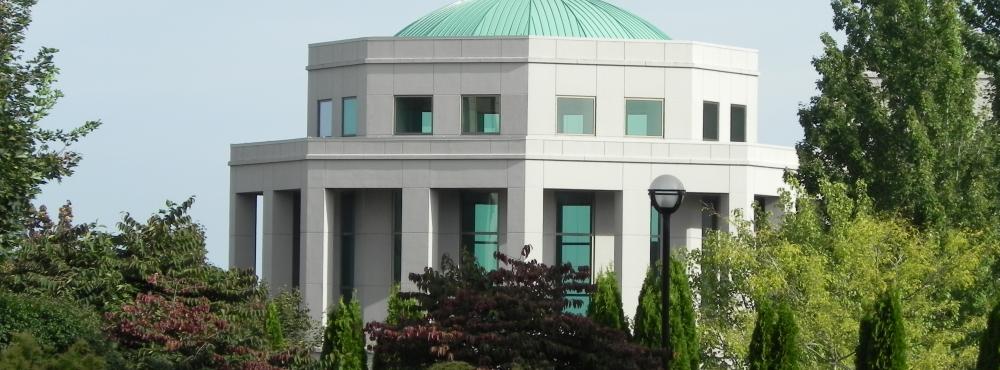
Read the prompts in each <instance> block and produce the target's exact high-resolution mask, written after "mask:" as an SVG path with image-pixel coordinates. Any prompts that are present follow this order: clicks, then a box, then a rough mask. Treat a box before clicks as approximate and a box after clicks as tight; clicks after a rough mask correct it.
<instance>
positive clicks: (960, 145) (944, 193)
mask: <svg viewBox="0 0 1000 370" xmlns="http://www.w3.org/2000/svg"><path fill="white" fill-rule="evenodd" d="M958 3H959V0H933V1H931V0H878V1H875V0H856V1H854V0H852V1H848V0H833V1H832V4H833V11H834V27H835V28H836V30H838V31H843V32H844V33H845V34H846V43H845V44H844V45H843V47H840V46H838V45H837V43H836V42H835V41H834V39H833V37H832V36H830V35H829V34H824V35H823V36H822V37H821V38H822V42H823V45H824V52H823V55H822V56H820V57H818V58H816V59H815V60H814V61H813V65H814V66H815V68H816V71H817V72H819V74H820V80H819V81H818V82H817V83H816V86H817V88H818V90H819V92H820V95H818V96H816V97H814V98H812V100H811V101H810V103H809V104H807V105H806V106H804V107H803V108H802V109H801V110H800V111H799V122H800V124H801V125H802V127H803V129H804V133H805V137H804V139H803V141H802V142H800V143H799V144H798V145H797V151H798V155H799V169H798V178H799V179H800V180H801V182H802V184H803V185H804V186H805V189H806V190H807V191H809V192H811V193H813V194H816V193H817V192H818V191H819V185H820V184H821V182H822V181H830V182H840V183H844V184H848V185H850V186H854V185H855V184H859V183H862V182H863V183H865V184H866V185H867V186H864V187H859V188H855V189H853V190H852V191H853V192H855V193H860V192H862V191H864V194H865V195H867V196H868V197H870V198H871V200H872V201H873V203H874V206H875V208H876V209H877V210H884V211H890V212H896V213H899V214H901V215H903V216H904V217H906V218H907V219H911V220H913V221H914V222H915V223H916V224H917V225H920V226H940V225H961V226H972V227H987V228H988V227H989V225H992V224H993V222H994V221H995V220H996V219H997V215H998V214H1000V188H998V187H997V186H996V183H997V180H998V179H1000V177H998V176H997V175H998V173H1000V172H998V171H996V170H995V169H996V168H997V167H998V165H1000V163H998V162H996V161H997V159H998V158H1000V156H998V155H997V154H996V153H997V150H998V149H1000V148H998V147H997V145H996V144H997V143H998V142H997V141H996V140H995V139H996V138H997V137H998V135H1000V134H998V131H997V130H996V127H995V126H994V125H986V124H983V122H982V120H981V118H980V117H979V116H978V115H977V114H976V108H975V101H976V96H977V87H976V79H977V75H978V68H977V67H976V66H975V65H974V63H973V62H972V61H971V60H970V57H969V54H968V52H967V50H966V48H965V47H964V45H963V42H962V35H963V33H964V31H965V25H964V23H963V22H962V19H961V18H960V17H959V15H958Z"/></svg>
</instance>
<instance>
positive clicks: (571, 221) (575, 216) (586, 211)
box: [556, 193, 594, 315]
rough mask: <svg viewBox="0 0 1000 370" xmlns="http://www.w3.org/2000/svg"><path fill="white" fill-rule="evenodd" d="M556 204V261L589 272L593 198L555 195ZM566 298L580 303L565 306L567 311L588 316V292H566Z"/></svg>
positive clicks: (589, 196) (568, 194)
mask: <svg viewBox="0 0 1000 370" xmlns="http://www.w3.org/2000/svg"><path fill="white" fill-rule="evenodd" d="M557 202H558V204H557V212H556V226H557V227H558V229H557V230H556V244H557V245H556V253H557V256H556V258H557V260H558V262H559V264H569V265H570V266H572V267H573V269H575V270H578V271H591V268H592V266H591V265H592V263H593V262H592V261H593V245H594V244H593V241H594V234H593V220H594V218H593V213H594V212H593V196H592V195H591V194H586V193H563V194H559V195H558V199H557ZM591 272H593V271H591ZM585 282H586V283H589V281H585ZM566 298H567V299H571V300H578V301H582V302H583V305H582V306H580V307H572V306H567V307H566V309H565V311H566V312H568V313H573V314H577V315H585V314H586V313H587V306H588V305H589V304H590V296H588V295H587V293H585V292H578V291H569V292H566Z"/></svg>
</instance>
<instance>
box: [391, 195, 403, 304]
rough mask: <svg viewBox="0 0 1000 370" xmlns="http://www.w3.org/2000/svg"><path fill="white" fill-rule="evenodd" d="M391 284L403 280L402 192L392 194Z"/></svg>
mask: <svg viewBox="0 0 1000 370" xmlns="http://www.w3.org/2000/svg"><path fill="white" fill-rule="evenodd" d="M392 212H393V213H392V282H394V283H396V284H399V283H400V281H402V278H403V192H402V191H400V190H395V191H393V193H392Z"/></svg>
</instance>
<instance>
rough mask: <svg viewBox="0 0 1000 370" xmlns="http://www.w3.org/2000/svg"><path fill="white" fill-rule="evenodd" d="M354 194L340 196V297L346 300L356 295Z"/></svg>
mask: <svg viewBox="0 0 1000 370" xmlns="http://www.w3.org/2000/svg"><path fill="white" fill-rule="evenodd" d="M354 206H355V204H354V193H352V192H345V193H341V194H340V295H341V296H342V297H344V299H345V300H348V299H350V298H351V297H352V296H353V295H354V259H355V243H356V241H357V235H355V223H354V217H355V213H354V210H355V208H354Z"/></svg>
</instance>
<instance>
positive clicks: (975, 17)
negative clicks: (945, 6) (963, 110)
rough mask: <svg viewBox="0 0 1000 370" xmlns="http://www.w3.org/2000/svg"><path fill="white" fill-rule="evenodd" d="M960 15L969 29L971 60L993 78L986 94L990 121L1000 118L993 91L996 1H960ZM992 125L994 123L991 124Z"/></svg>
mask: <svg viewBox="0 0 1000 370" xmlns="http://www.w3.org/2000/svg"><path fill="white" fill-rule="evenodd" d="M962 16H963V17H964V18H965V20H966V22H968V23H969V25H970V26H971V27H972V29H973V32H971V33H969V35H968V37H967V38H966V39H965V41H966V46H967V47H968V49H969V53H970V55H971V57H972V59H973V60H974V61H975V62H976V64H977V65H979V67H980V68H982V69H983V71H984V72H986V74H987V75H989V76H990V77H992V78H993V81H994V83H993V85H992V86H988V87H987V90H986V93H987V96H986V98H988V99H989V100H991V101H992V108H993V119H992V120H991V121H992V122H993V123H994V124H995V123H996V122H997V121H998V120H1000V94H997V86H996V83H995V82H996V79H997V77H998V76H1000V3H998V2H996V1H994V0H965V1H963V2H962ZM994 127H995V126H994Z"/></svg>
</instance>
